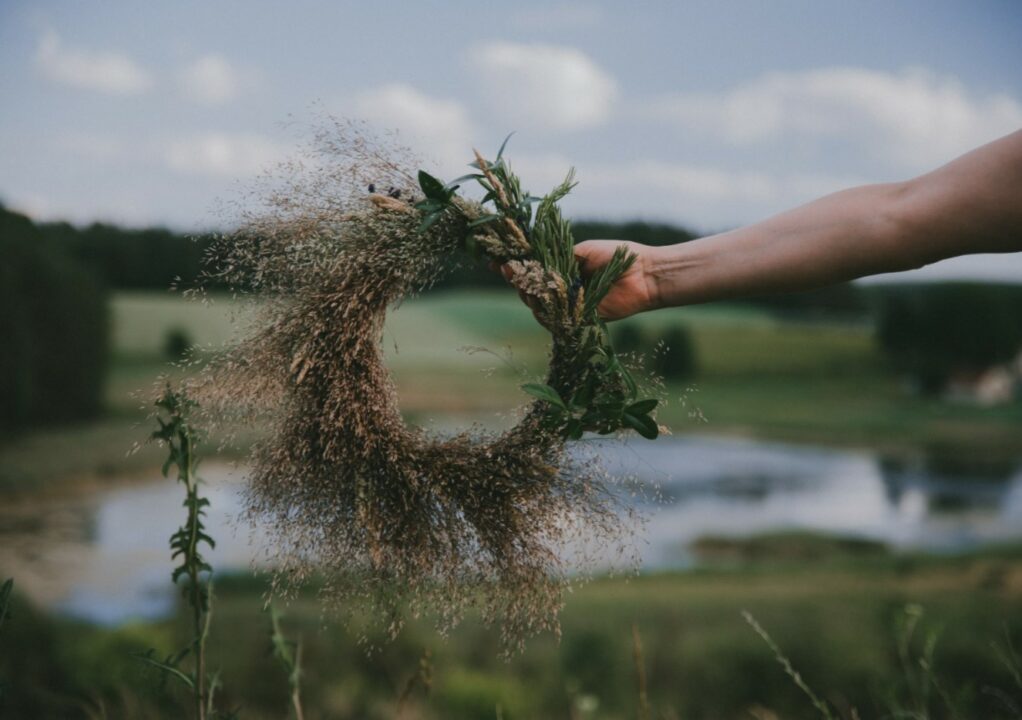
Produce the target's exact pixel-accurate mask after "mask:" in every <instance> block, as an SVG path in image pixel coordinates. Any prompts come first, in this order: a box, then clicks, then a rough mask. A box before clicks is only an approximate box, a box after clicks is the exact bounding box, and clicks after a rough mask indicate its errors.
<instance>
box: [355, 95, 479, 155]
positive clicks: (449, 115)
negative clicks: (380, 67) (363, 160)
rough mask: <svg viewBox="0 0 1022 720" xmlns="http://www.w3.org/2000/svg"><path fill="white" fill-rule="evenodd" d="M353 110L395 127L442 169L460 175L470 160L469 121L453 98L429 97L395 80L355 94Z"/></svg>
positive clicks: (380, 124) (378, 123)
mask: <svg viewBox="0 0 1022 720" xmlns="http://www.w3.org/2000/svg"><path fill="white" fill-rule="evenodd" d="M354 111H355V114H356V115H358V116H359V117H361V118H363V119H365V120H368V121H369V122H370V123H372V124H373V125H375V126H377V127H378V128H380V129H383V130H397V131H398V132H399V133H400V134H401V136H402V138H403V140H404V141H406V142H408V143H409V144H410V145H411V146H412V148H413V149H414V150H416V151H417V152H420V153H422V154H423V155H424V156H425V157H426V159H428V160H432V161H435V162H438V163H439V165H440V168H439V171H441V172H445V173H450V172H457V173H458V174H461V172H462V170H461V169H462V168H464V166H465V164H466V163H467V162H468V160H469V159H471V148H472V136H473V133H474V130H473V127H472V122H471V120H470V118H469V115H468V111H467V110H466V109H465V107H464V106H463V105H462V104H461V103H459V102H457V101H455V100H445V99H441V98H435V97H431V96H429V95H426V94H424V93H422V92H419V91H418V90H416V89H415V88H413V87H410V86H408V85H403V84H397V83H396V84H391V85H385V86H383V87H379V88H375V89H373V90H368V91H366V92H363V93H362V94H360V95H358V96H357V97H356V98H355V100H354Z"/></svg>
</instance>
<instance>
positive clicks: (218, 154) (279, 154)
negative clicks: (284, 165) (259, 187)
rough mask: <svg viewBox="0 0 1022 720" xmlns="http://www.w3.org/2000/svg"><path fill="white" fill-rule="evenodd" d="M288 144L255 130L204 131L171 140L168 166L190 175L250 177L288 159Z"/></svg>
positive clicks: (166, 153)
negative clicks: (251, 131)
mask: <svg viewBox="0 0 1022 720" xmlns="http://www.w3.org/2000/svg"><path fill="white" fill-rule="evenodd" d="M286 154H287V150H286V148H285V147H283V146H282V145H280V144H279V143H276V142H274V141H273V140H271V139H269V138H267V137H264V136H262V135H258V134H255V133H233V134H232V133H216V132H211V133H205V134H200V135H194V136H191V137H187V138H182V139H179V140H175V141H173V142H171V143H170V144H169V145H168V146H167V148H166V151H165V154H164V159H165V161H166V164H167V166H168V167H170V168H171V169H172V170H175V171H177V172H181V173H186V174H191V175H208V176H219V177H235V178H241V177H251V176H253V175H257V174H259V173H260V172H262V171H263V170H267V169H269V168H270V167H271V166H273V165H274V164H276V163H277V162H280V161H281V160H283V159H284V158H285V156H286Z"/></svg>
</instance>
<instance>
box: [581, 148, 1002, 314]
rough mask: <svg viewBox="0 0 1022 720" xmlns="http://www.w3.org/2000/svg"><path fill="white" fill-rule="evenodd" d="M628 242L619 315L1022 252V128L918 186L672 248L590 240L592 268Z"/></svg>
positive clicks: (614, 306)
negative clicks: (629, 261) (631, 260)
mask: <svg viewBox="0 0 1022 720" xmlns="http://www.w3.org/2000/svg"><path fill="white" fill-rule="evenodd" d="M620 245H626V246H627V247H628V248H629V249H630V250H631V251H632V252H634V253H635V255H636V261H635V264H634V265H633V266H632V267H631V269H630V270H628V272H627V273H625V275H623V276H622V277H621V278H620V279H619V280H618V281H617V283H615V284H614V286H613V287H612V288H611V291H610V293H608V295H607V297H606V298H604V300H603V302H602V303H601V304H600V307H599V312H600V314H601V315H602V316H603V317H604V318H605V319H607V320H618V319H621V318H625V317H628V316H629V315H634V314H636V313H640V312H646V311H648V310H655V309H657V308H663V307H672V306H679V305H690V304H694V303H705V302H712V301H715V300H726V299H731V298H739V297H747V296H756V295H767V294H771V293H784V292H798V291H802V290H812V289H815V288H820V287H824V286H827V285H832V284H835V283H839V282H844V281H847V280H853V279H856V278H860V277H864V276H867V275H875V274H878V273H887V272H896V271H900V270H911V269H915V268H919V267H922V266H924V265H928V264H930V263H933V262H937V261H938V260H943V259H945V258H950V257H954V256H957V255H967V254H972V253H1006V252H1018V251H1022V130H1019V131H1017V132H1015V133H1012V134H1011V135H1008V136H1006V137H1003V138H1001V139H1000V140H996V141H994V142H992V143H989V144H987V145H984V146H982V147H980V148H977V149H976V150H973V151H972V152H969V153H967V154H965V155H962V156H961V157H959V158H957V159H955V160H953V161H952V162H950V163H948V164H947V165H944V166H942V167H940V168H938V169H936V170H934V171H932V172H929V173H926V174H925V175H920V176H919V177H916V178H913V179H911V180H906V181H904V182H896V183H884V184H877V185H864V186H862V187H856V188H852V189H849V190H843V191H841V192H837V193H834V194H833V195H828V196H826V197H823V198H820V199H819V200H815V201H813V202H811V203H808V204H807V205H803V206H801V207H798V208H795V209H794V210H789V211H787V212H784V213H781V214H780V215H776V216H774V217H771V218H768V219H766V220H763V221H762V222H758V223H756V224H753V225H748V226H746V227H742V228H739V229H737V230H731V231H729V232H725V233H720V234H719V235H711V236H708V237H704V238H700V239H698V240H693V241H691V242H687V243H680V244H678V245H670V246H666V247H650V246H647V245H642V244H639V243H635V242H628V241H623V240H589V241H586V242H583V243H579V244H578V245H577V246H576V248H575V254H576V255H577V256H578V258H579V260H580V261H581V262H582V264H583V273H586V274H588V273H591V272H592V271H593V270H595V269H596V268H598V267H600V266H601V265H603V264H604V263H606V262H607V261H608V260H609V259H610V257H611V255H613V253H614V249H615V248H617V247H618V246H620Z"/></svg>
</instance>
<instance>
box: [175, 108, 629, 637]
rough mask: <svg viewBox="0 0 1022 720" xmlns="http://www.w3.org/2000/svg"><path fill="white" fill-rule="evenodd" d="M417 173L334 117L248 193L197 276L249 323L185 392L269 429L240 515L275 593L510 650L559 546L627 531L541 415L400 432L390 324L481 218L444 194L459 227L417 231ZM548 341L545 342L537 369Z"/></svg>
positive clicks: (535, 610) (592, 476)
mask: <svg viewBox="0 0 1022 720" xmlns="http://www.w3.org/2000/svg"><path fill="white" fill-rule="evenodd" d="M416 166H417V165H416V163H415V160H414V158H413V157H412V156H411V155H410V154H409V153H408V151H407V150H405V149H403V148H401V147H400V146H397V145H395V144H393V143H391V142H389V141H388V140H387V139H386V138H384V139H382V140H381V139H380V138H377V137H374V136H372V135H370V134H368V133H367V132H366V131H365V130H364V128H362V127H360V126H358V125H355V124H351V123H344V122H335V123H333V124H332V125H330V126H328V127H326V128H324V129H323V130H321V131H320V132H318V133H317V134H316V136H315V138H314V140H313V143H312V145H311V147H310V150H309V152H308V153H306V155H305V156H304V157H303V158H302V159H301V160H300V161H295V162H291V163H288V164H286V165H284V166H283V167H282V168H281V169H280V172H277V173H275V174H272V175H271V176H268V177H267V178H266V179H265V180H264V181H263V183H262V184H261V185H260V186H259V187H258V188H257V189H256V197H258V198H260V199H261V200H262V204H261V206H259V207H258V208H257V209H256V210H254V211H253V210H248V211H245V212H244V213H243V222H242V223H241V225H240V227H239V229H238V230H237V231H236V232H233V233H231V234H229V235H226V236H224V237H223V238H222V239H221V241H220V242H219V243H218V244H217V246H216V247H215V248H214V251H213V254H212V255H211V258H210V269H209V272H208V276H209V278H210V279H211V280H216V281H218V282H226V283H227V284H228V285H230V286H231V287H233V288H236V290H237V292H238V293H240V294H244V295H247V296H249V297H252V298H255V299H258V303H257V307H258V308H259V319H258V321H257V322H255V323H254V324H252V325H251V327H250V328H249V330H248V332H247V333H246V334H245V335H244V337H243V338H242V340H241V342H240V343H239V344H237V345H236V346H235V347H233V348H232V349H229V350H227V351H225V352H224V353H223V354H222V356H221V357H219V359H218V360H217V361H216V362H214V363H212V364H211V365H210V366H209V367H208V368H207V369H206V370H205V371H204V372H203V374H202V375H201V377H200V378H199V379H198V380H197V381H196V383H195V387H194V388H193V389H192V393H193V394H194V395H197V396H198V397H199V398H200V399H201V401H202V402H203V404H204V406H205V407H206V408H207V409H209V410H210V411H211V412H212V414H213V416H214V419H224V418H231V419H232V420H237V419H238V418H248V419H250V420H253V421H260V422H268V423H269V424H270V426H271V428H272V431H271V432H270V433H269V435H268V439H267V440H265V441H263V442H261V443H260V444H258V445H257V446H256V447H255V448H254V449H253V451H252V458H251V462H252V467H251V474H250V480H249V487H248V491H247V508H248V514H249V516H250V517H251V519H252V520H254V521H257V522H259V523H261V524H264V525H265V526H267V527H268V529H269V532H270V534H271V537H272V539H273V540H274V546H275V548H276V554H277V557H276V560H277V563H278V565H279V567H280V573H279V578H278V580H279V583H278V586H279V587H281V588H283V589H284V590H286V589H287V588H288V587H294V584H295V583H300V582H302V581H304V580H307V579H308V578H309V577H310V576H311V575H313V574H315V575H317V576H323V577H326V578H328V586H327V590H326V593H327V598H328V599H329V600H331V601H332V602H333V603H334V604H335V605H336V606H338V607H341V608H344V609H345V610H348V611H351V612H356V611H361V610H366V609H368V610H369V612H368V613H364V612H358V615H359V617H362V618H365V617H368V618H369V619H370V620H371V621H381V620H382V621H383V623H384V625H385V626H386V627H387V628H388V629H389V630H390V632H391V633H396V632H398V630H399V629H400V627H401V625H402V623H403V619H404V618H406V617H408V616H409V615H419V614H420V613H424V612H425V613H432V614H433V615H434V616H435V617H436V619H437V623H438V627H439V628H440V629H441V630H446V629H448V628H450V627H451V626H452V625H453V624H454V623H456V622H458V620H459V619H460V618H461V617H462V616H463V614H464V612H465V611H466V610H467V609H468V608H470V607H477V608H479V609H480V610H481V612H482V614H483V616H484V618H485V619H486V620H487V621H492V622H495V623H497V624H499V626H500V628H501V631H502V632H501V634H502V639H503V641H504V646H505V649H507V650H509V651H511V650H513V649H515V648H518V647H520V645H521V643H522V641H523V640H524V638H526V637H527V636H529V635H531V634H533V633H536V632H540V631H555V632H556V631H557V630H558V624H557V614H558V610H559V609H560V607H561V605H562V594H563V591H564V589H565V586H566V584H567V583H569V582H570V581H571V580H570V579H569V572H568V571H569V568H567V567H566V566H565V563H564V560H563V552H562V551H563V549H564V548H565V547H566V546H569V545H571V546H572V547H575V546H578V547H581V546H583V545H585V546H587V547H599V546H606V544H607V543H611V542H620V541H622V540H623V539H625V537H626V535H627V527H628V526H629V523H628V521H627V520H626V519H623V518H624V516H623V515H622V512H621V508H620V507H619V506H618V503H617V501H616V500H615V496H614V494H613V493H612V492H610V491H609V490H608V487H607V484H606V478H605V476H604V474H603V473H602V472H601V471H600V469H599V467H598V465H597V464H596V463H594V462H593V461H579V460H575V459H573V456H569V454H568V453H567V452H566V446H565V441H564V440H563V439H562V437H563V434H562V433H560V432H558V431H557V430H556V429H553V428H551V427H550V426H549V423H544V422H543V420H542V412H541V409H540V407H541V403H539V402H537V403H536V404H534V405H533V406H531V407H530V408H528V409H527V410H525V411H524V414H523V417H522V420H521V422H520V423H519V424H518V425H517V426H516V427H514V428H513V429H511V430H508V431H506V432H504V433H501V434H493V433H487V432H484V431H481V430H478V429H473V430H470V431H466V432H463V433H461V434H458V435H456V436H454V437H440V436H437V435H435V434H432V433H430V432H428V431H426V430H424V429H421V428H418V427H409V426H407V425H406V424H405V423H404V421H403V420H402V417H401V413H400V411H399V408H398V402H397V396H396V393H395V389H394V385H393V383H392V381H391V378H390V376H389V373H388V371H387V369H386V368H385V366H384V363H383V356H382V352H381V335H382V330H383V323H384V318H385V316H386V313H387V310H388V309H389V308H391V307H393V306H395V305H396V304H398V303H400V302H401V301H402V300H404V299H405V298H407V297H409V296H410V295H413V294H414V293H417V292H419V291H421V290H422V289H424V288H427V287H428V286H430V285H431V284H432V283H433V282H435V281H436V279H437V278H438V277H439V276H440V275H441V274H442V273H443V272H444V270H445V268H446V267H447V266H448V264H449V260H450V258H451V256H452V255H454V254H456V253H459V252H460V250H461V248H462V246H463V244H464V242H465V239H466V237H467V235H468V234H469V232H468V229H467V226H466V225H467V220H466V216H465V214H467V215H468V216H471V215H472V214H473V213H476V214H481V213H482V210H481V208H479V207H478V206H474V205H473V204H472V203H470V202H468V201H462V200H461V199H459V203H461V207H462V209H463V211H464V214H459V213H448V214H446V215H445V216H444V217H443V218H441V219H440V220H439V221H438V222H436V223H435V224H433V225H432V226H431V227H429V229H428V230H425V231H421V232H420V230H419V227H418V226H419V222H420V217H419V213H418V212H414V211H413V212H409V210H410V209H411V206H410V205H409V202H410V201H414V199H415V198H416V195H417V193H418V188H417V186H416V183H415V180H414V178H413V177H412V176H411V174H410V173H409V172H408V171H407V170H406V169H407V168H414V167H416ZM370 184H372V185H373V186H374V187H375V189H379V192H378V193H376V194H368V193H367V192H366V189H367V188H368V187H369V186H370ZM384 189H385V190H384ZM406 201H408V202H406ZM557 279H558V280H560V278H559V277H558V278H557ZM544 281H545V282H546V283H547V286H548V287H547V289H550V287H553V289H554V290H555V291H557V292H559V293H560V294H563V292H564V288H563V287H556V282H553V285H552V286H551V282H552V281H551V280H550V279H549V278H545V277H544V276H543V275H542V273H539V274H536V272H534V269H532V268H529V267H528V261H526V265H525V266H523V275H522V277H521V279H520V282H521V283H536V282H538V283H543V282H544ZM563 284H564V283H563V280H562V281H561V285H562V286H563ZM562 345H563V341H559V340H558V339H557V336H556V335H555V339H554V343H553V348H552V358H551V366H552V371H551V372H552V375H553V374H556V373H557V372H558V366H559V362H560V361H559V359H558V358H559V354H560V355H564V354H565V353H566V352H567V350H566V349H565V347H562ZM561 364H562V365H563V363H561ZM560 372H562V373H563V372H565V368H563V367H562V368H560ZM562 385H563V383H562ZM583 540H584V542H583ZM578 560H579V557H578V556H577V555H575V556H574V557H573V561H572V564H573V567H572V568H571V570H572V571H575V569H576V567H575V563H576V562H577V561H578ZM583 561H584V559H583ZM572 577H576V576H572Z"/></svg>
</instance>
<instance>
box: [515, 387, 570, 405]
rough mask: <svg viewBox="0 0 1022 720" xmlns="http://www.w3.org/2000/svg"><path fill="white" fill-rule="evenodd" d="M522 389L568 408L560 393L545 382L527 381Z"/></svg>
mask: <svg viewBox="0 0 1022 720" xmlns="http://www.w3.org/2000/svg"><path fill="white" fill-rule="evenodd" d="M522 390H524V391H525V392H527V393H529V395H532V396H533V397H535V398H539V399H540V400H545V401H546V402H548V403H550V404H551V405H556V406H557V407H559V408H562V409H564V410H567V409H568V407H567V405H565V404H564V400H562V399H561V396H560V394H559V393H558V392H557V391H556V390H554V389H553V388H552V387H550V386H549V385H544V384H543V383H525V384H524V385H522Z"/></svg>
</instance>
